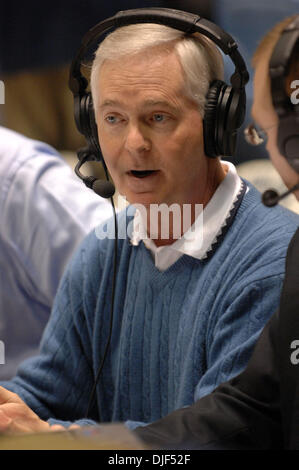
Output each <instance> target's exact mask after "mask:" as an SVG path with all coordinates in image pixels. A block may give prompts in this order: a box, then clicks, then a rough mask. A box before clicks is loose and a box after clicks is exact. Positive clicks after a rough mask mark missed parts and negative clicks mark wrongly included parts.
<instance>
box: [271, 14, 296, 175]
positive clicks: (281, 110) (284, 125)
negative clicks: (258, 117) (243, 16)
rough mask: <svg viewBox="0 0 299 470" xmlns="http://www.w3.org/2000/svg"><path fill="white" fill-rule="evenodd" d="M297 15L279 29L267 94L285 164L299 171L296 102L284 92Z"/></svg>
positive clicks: (293, 46)
mask: <svg viewBox="0 0 299 470" xmlns="http://www.w3.org/2000/svg"><path fill="white" fill-rule="evenodd" d="M298 41H299V15H297V16H296V17H295V18H294V20H292V21H291V23H289V25H288V26H287V27H286V28H285V29H284V30H283V31H282V33H281V37H280V39H279V40H278V42H277V44H276V45H275V48H274V50H273V53H272V55H271V59H270V63H269V72H270V78H271V94H272V102H273V106H274V108H275V111H276V112H277V114H278V117H279V125H278V132H277V146H278V148H279V151H280V153H281V154H282V155H283V156H284V157H285V158H286V159H287V161H288V163H289V164H290V165H291V166H292V168H294V170H296V171H297V172H298V173H299V104H293V103H292V101H291V99H290V97H289V96H288V94H287V92H286V86H285V80H286V77H287V75H288V73H289V68H290V63H291V59H292V56H293V54H294V52H295V49H296V50H298V47H299V43H298Z"/></svg>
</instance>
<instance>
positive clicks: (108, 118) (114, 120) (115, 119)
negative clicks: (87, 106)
mask: <svg viewBox="0 0 299 470" xmlns="http://www.w3.org/2000/svg"><path fill="white" fill-rule="evenodd" d="M105 121H107V122H108V124H116V123H118V122H119V118H118V117H116V116H113V115H110V116H106V117H105Z"/></svg>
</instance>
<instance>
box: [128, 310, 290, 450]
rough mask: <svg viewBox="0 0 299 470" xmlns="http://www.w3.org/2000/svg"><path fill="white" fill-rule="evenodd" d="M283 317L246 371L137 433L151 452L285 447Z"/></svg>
mask: <svg viewBox="0 0 299 470" xmlns="http://www.w3.org/2000/svg"><path fill="white" fill-rule="evenodd" d="M277 319H278V316H277V314H275V315H273V316H272V318H271V320H270V321H269V322H268V324H267V325H266V327H265V328H264V329H263V332H262V334H261V335H260V337H259V339H258V342H257V344H256V346H255V348H254V352H253V354H252V357H251V359H250V361H249V363H248V366H247V367H246V369H245V370H244V371H243V372H242V373H241V374H240V375H238V376H237V377H236V378H234V379H232V380H230V381H228V382H226V383H224V384H222V385H220V386H219V387H217V388H216V390H214V392H213V393H211V394H209V395H207V396H205V397H203V398H202V399H200V400H198V401H197V402H195V403H194V404H193V405H192V406H189V407H185V408H182V409H180V410H177V411H174V412H172V413H170V414H169V415H168V416H166V417H164V418H162V419H161V420H159V421H156V422H155V423H152V424H150V425H148V426H144V427H139V428H136V430H135V431H134V433H135V434H136V435H137V436H138V437H139V438H140V439H142V440H143V441H144V442H145V443H146V444H148V445H149V446H150V447H151V448H167V449H217V450H220V449H225V450H228V449H239V450H241V449H243V450H244V449H251V450H253V449H278V448H281V447H283V437H282V428H281V420H280V411H279V405H280V395H279V389H280V387H279V376H278V364H277V357H278V354H277V353H278V351H277V334H278V322H277Z"/></svg>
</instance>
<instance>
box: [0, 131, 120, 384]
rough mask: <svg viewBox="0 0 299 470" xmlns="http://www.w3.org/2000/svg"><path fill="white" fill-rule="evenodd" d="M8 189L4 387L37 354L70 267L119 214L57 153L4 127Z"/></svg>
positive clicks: (2, 176)
mask: <svg viewBox="0 0 299 470" xmlns="http://www.w3.org/2000/svg"><path fill="white" fill-rule="evenodd" d="M0 182H1V183H0V341H1V346H2V349H1V357H0V379H1V380H3V379H6V378H9V377H11V376H13V375H14V374H15V372H16V368H17V365H18V364H19V363H20V362H21V361H22V360H23V359H24V358H26V357H28V356H30V355H33V354H35V353H36V352H37V348H38V344H39V341H40V337H41V333H42V331H43V329H44V326H45V324H46V322H47V320H48V317H49V314H50V311H51V307H52V303H53V299H54V296H55V294H56V290H57V287H58V283H59V280H60V278H61V275H62V273H63V271H64V268H65V266H66V263H67V262H68V260H69V258H70V256H71V255H72V253H73V252H74V250H75V248H76V247H77V245H78V243H79V242H80V241H81V240H82V239H83V237H84V236H85V235H86V234H87V233H88V232H90V231H91V230H92V228H93V227H95V226H96V225H98V224H99V223H100V222H102V221H104V220H105V219H106V218H108V217H111V215H112V208H111V205H110V202H109V201H105V200H104V199H102V198H100V197H99V196H97V195H96V194H95V193H93V192H92V191H91V190H90V189H88V188H86V187H85V186H84V185H83V183H82V182H81V181H80V180H79V179H78V178H77V177H76V175H75V174H74V172H73V170H72V169H71V168H70V167H69V165H68V164H67V163H65V161H64V159H63V158H62V157H61V156H60V155H59V154H58V153H57V152H56V151H55V150H54V149H53V148H52V147H50V146H48V145H46V144H44V143H41V142H37V141H33V140H31V139H28V138H25V137H23V136H21V135H20V134H17V133H15V132H12V131H10V130H7V129H5V128H3V127H0ZM3 346H4V351H3ZM3 352H4V354H3ZM3 355H4V357H3ZM3 362H5V363H4V364H3Z"/></svg>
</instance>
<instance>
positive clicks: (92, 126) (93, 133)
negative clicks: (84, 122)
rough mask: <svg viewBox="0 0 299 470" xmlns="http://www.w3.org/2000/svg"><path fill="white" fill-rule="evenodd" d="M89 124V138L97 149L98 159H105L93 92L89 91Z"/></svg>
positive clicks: (95, 149)
mask: <svg viewBox="0 0 299 470" xmlns="http://www.w3.org/2000/svg"><path fill="white" fill-rule="evenodd" d="M87 106H88V123H89V124H88V125H89V140H90V141H91V144H92V147H93V149H94V151H95V156H96V161H103V157H102V152H101V148H100V144H99V136H98V127H97V123H96V119H95V114H94V106H93V101H92V96H91V93H88V102H87Z"/></svg>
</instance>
